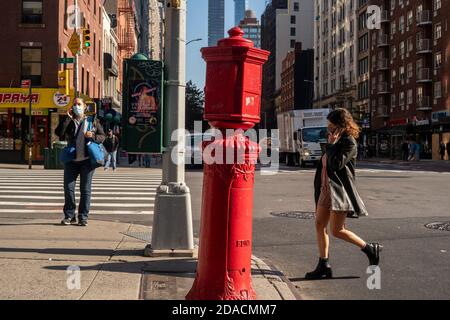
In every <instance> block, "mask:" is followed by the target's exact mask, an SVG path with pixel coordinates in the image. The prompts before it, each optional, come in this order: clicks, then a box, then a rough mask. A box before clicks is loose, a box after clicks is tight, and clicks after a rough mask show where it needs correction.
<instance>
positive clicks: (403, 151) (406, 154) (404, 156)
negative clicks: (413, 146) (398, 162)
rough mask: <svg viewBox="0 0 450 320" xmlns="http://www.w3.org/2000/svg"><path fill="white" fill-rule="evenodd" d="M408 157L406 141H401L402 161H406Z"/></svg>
mask: <svg viewBox="0 0 450 320" xmlns="http://www.w3.org/2000/svg"><path fill="white" fill-rule="evenodd" d="M408 156H409V144H408V142H407V141H403V143H402V160H403V161H408Z"/></svg>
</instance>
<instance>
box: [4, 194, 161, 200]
mask: <svg viewBox="0 0 450 320" xmlns="http://www.w3.org/2000/svg"><path fill="white" fill-rule="evenodd" d="M95 194H97V193H95ZM155 194H156V192H153V193H150V194H149V195H155ZM0 199H42V200H63V201H64V195H61V196H59V197H58V196H30V195H6V196H4V195H0ZM77 199H78V197H77ZM92 200H106V201H114V200H125V201H144V200H145V201H150V200H149V198H145V197H140V198H139V197H94V196H93V197H91V201H92Z"/></svg>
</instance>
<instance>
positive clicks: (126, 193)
mask: <svg viewBox="0 0 450 320" xmlns="http://www.w3.org/2000/svg"><path fill="white" fill-rule="evenodd" d="M100 190H104V189H100ZM155 190H156V189H155ZM12 192H14V194H17V192H16V191H13V190H1V189H0V194H1V193H12ZM25 192H26V194H29V193H41V194H55V193H61V192H63V190H61V189H59V188H58V189H55V191H49V190H26V191H25ZM75 193H78V190H75ZM93 194H96V195H100V194H101V195H114V196H115V195H131V196H133V195H135V196H138V195H143V196H147V195H156V192H152V191H149V192H137V191H136V192H103V191H95V192H93Z"/></svg>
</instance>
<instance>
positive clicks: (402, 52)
mask: <svg viewBox="0 0 450 320" xmlns="http://www.w3.org/2000/svg"><path fill="white" fill-rule="evenodd" d="M404 54H405V42H404V41H402V42H400V55H401V56H403V55H404Z"/></svg>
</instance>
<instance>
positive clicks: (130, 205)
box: [0, 201, 154, 208]
mask: <svg viewBox="0 0 450 320" xmlns="http://www.w3.org/2000/svg"><path fill="white" fill-rule="evenodd" d="M0 205H3V206H15V207H17V206H35V207H46V206H49V207H63V206H64V203H63V202H7V201H0ZM117 205H121V204H120V203H92V204H91V207H115V206H117ZM126 207H128V208H142V207H154V204H153V203H148V204H147V203H127V204H126Z"/></svg>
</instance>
